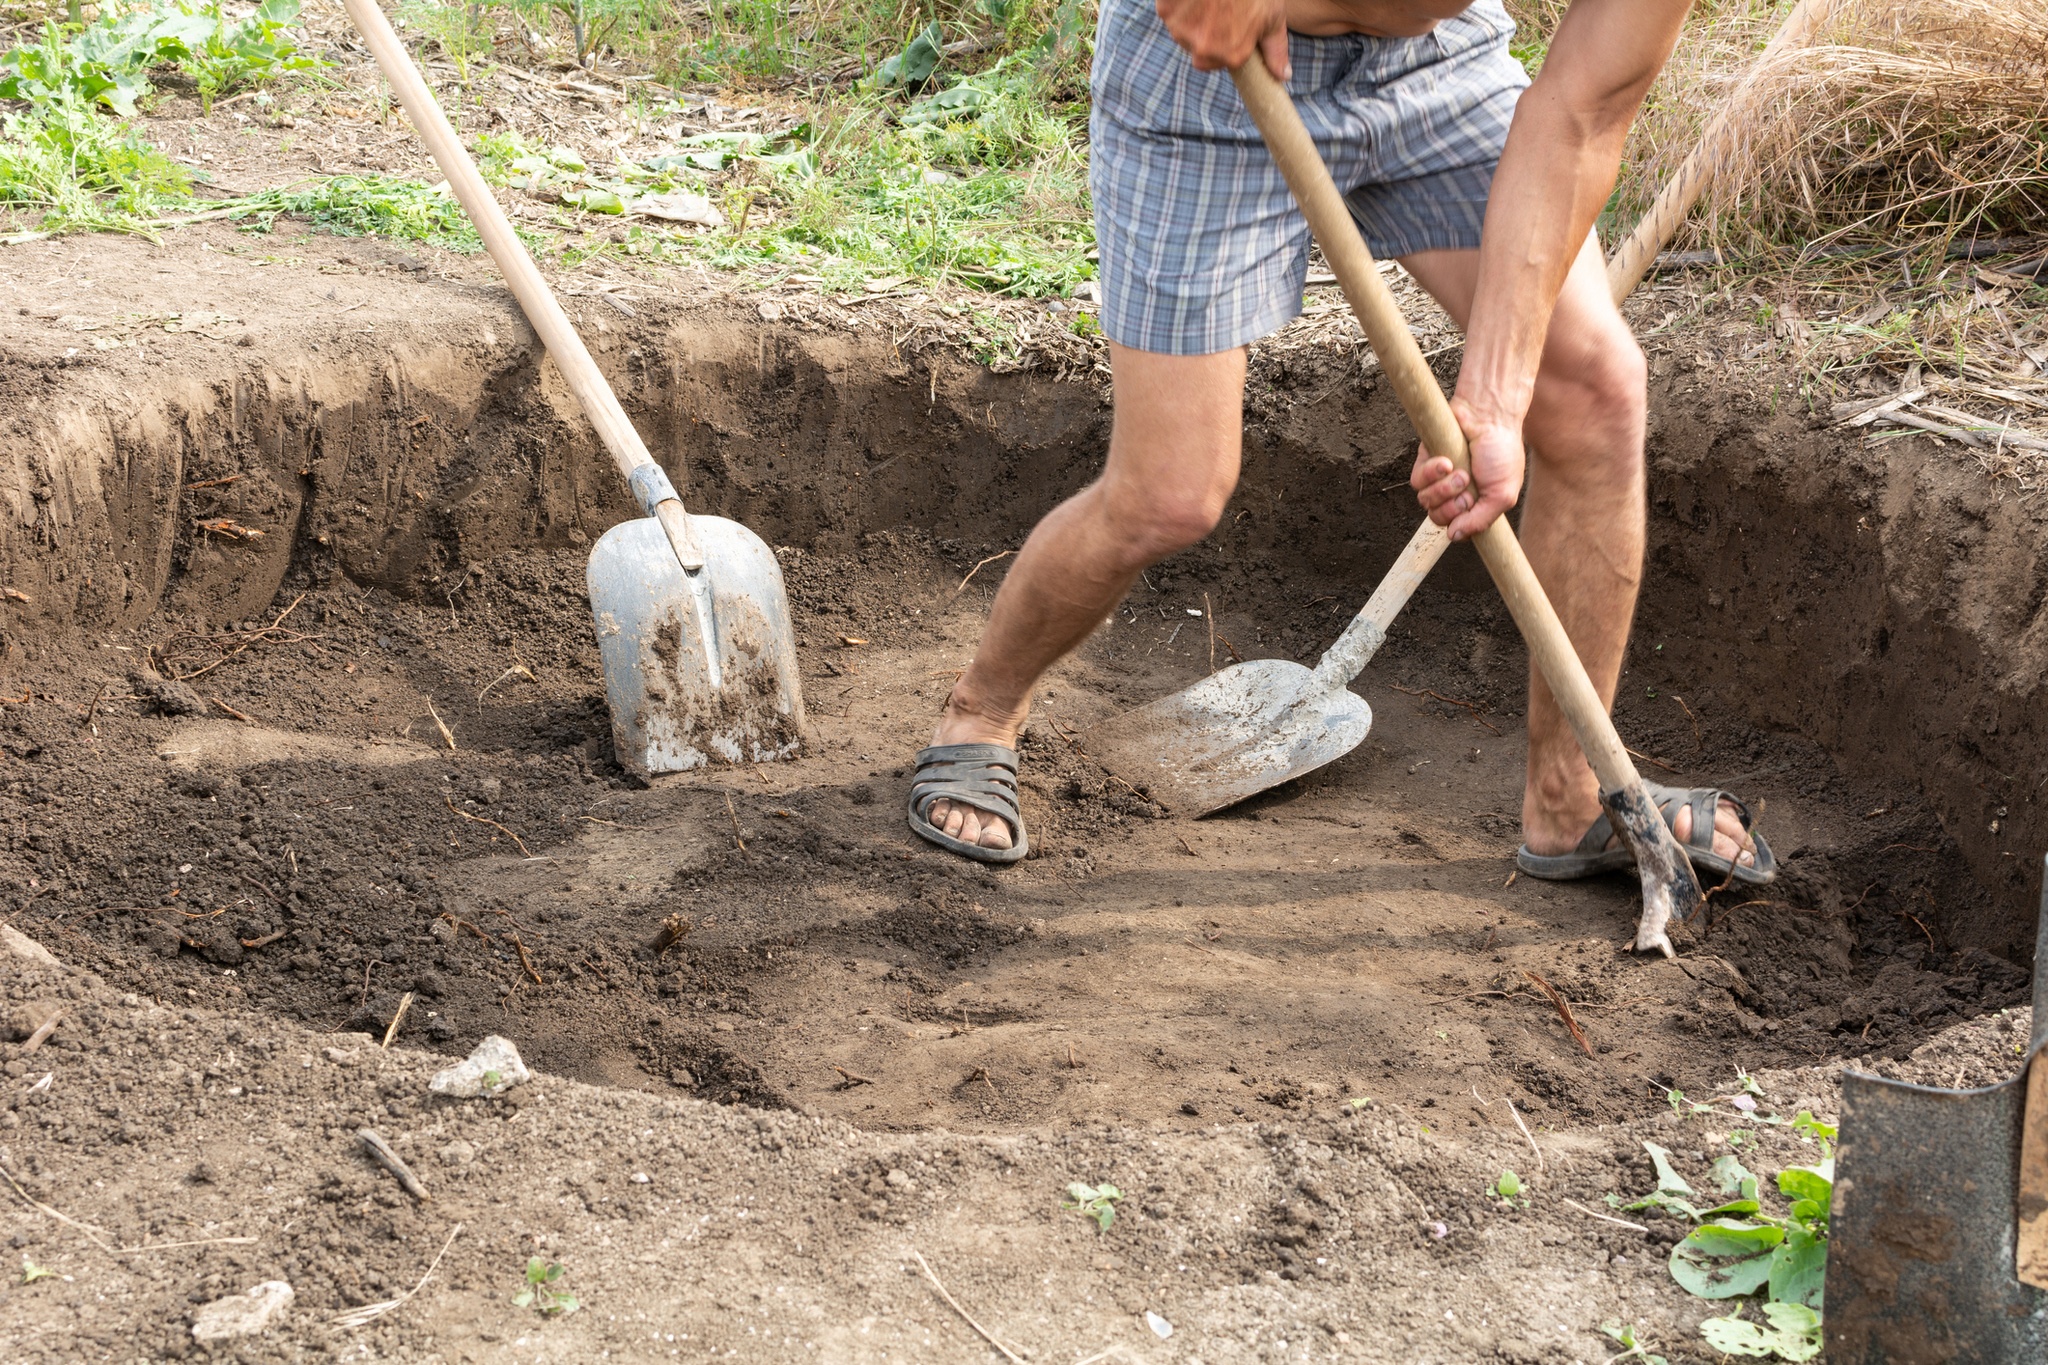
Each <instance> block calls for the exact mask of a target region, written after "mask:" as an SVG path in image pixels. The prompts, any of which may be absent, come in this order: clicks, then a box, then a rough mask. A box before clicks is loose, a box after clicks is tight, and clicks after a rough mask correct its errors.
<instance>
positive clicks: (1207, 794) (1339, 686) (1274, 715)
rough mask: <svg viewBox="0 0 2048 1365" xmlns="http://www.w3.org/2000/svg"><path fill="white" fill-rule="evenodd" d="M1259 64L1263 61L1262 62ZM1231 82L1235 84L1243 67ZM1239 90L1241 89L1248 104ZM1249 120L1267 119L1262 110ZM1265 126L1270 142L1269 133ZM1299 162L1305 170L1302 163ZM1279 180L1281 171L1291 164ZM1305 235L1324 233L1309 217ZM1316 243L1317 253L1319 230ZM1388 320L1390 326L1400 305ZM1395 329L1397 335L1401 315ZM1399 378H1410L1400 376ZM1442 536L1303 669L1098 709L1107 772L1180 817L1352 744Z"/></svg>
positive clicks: (1620, 277) (1088, 740)
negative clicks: (1367, 677)
mask: <svg viewBox="0 0 2048 1365" xmlns="http://www.w3.org/2000/svg"><path fill="white" fill-rule="evenodd" d="M1836 3H1838V0H1799V3H1798V4H1796V5H1794V6H1793V8H1792V10H1791V12H1790V13H1788V14H1787V15H1786V16H1785V20H1784V22H1783V23H1782V24H1780V25H1779V28H1778V31H1777V33H1776V34H1775V35H1773V36H1772V38H1771V41H1770V42H1769V43H1768V44H1766V45H1765V47H1764V50H1763V52H1762V53H1761V54H1760V55H1759V56H1758V58H1757V61H1756V63H1755V65H1754V66H1752V67H1751V69H1750V72H1749V73H1748V75H1747V76H1745V77H1744V81H1745V83H1747V82H1748V81H1749V80H1751V79H1753V78H1754V77H1755V75H1756V72H1757V70H1759V69H1760V68H1761V67H1763V65H1764V64H1765V63H1767V62H1769V61H1770V60H1771V59H1772V58H1773V57H1774V56H1775V55H1777V54H1778V53H1779V52H1781V51H1784V50H1786V49H1788V48H1791V47H1796V46H1800V45H1802V44H1804V43H1806V42H1808V41H1810V40H1811V39H1812V37H1813V35H1814V33H1815V32H1816V31H1818V29H1819V28H1820V27H1821V25H1822V24H1824V23H1825V22H1826V20H1827V17H1828V15H1829V14H1830V13H1831V12H1832V10H1833V8H1834V6H1835V4H1836ZM1259 74H1261V75H1263V74H1264V72H1263V68H1261V71H1260V73H1259ZM1239 84H1240V88H1242V85H1243V79H1242V77H1240V80H1239ZM1741 95H1742V90H1741V89H1740V88H1738V89H1737V90H1736V91H1735V92H1734V93H1733V94H1731V95H1730V96H1729V98H1728V100H1727V101H1726V102H1725V104H1724V105H1723V107H1722V109H1721V110H1720V112H1719V113H1718V114H1717V115H1716V116H1715V117H1714V119H1713V121H1712V122H1711V123H1709V124H1708V125H1707V128H1706V130H1705V132H1704V133H1702V134H1701V137H1700V140H1699V142H1698V144H1697V145H1695V146H1694V147H1693V149H1692V151H1691V152H1689V153H1688V154H1687V155H1686V158H1685V161H1684V162H1683V163H1682V164H1681V165H1680V166H1679V168H1678V170H1677V171H1676V172H1674V173H1673V174H1672V176H1671V179H1670V180H1669V181H1668V182H1667V183H1666V184H1665V185H1664V187H1663V189H1662V190H1661V191H1660V192H1659V193H1658V195H1657V199H1656V201H1655V202H1654V203H1653V204H1652V205H1651V206H1650V209H1649V211H1648V212H1647V213H1645V214H1644V215H1643V217H1642V220H1641V221H1640V222H1638V223H1637V224H1636V227H1635V231H1633V232H1631V233H1630V234H1629V236H1628V238H1627V240H1626V241H1624V242H1622V244H1621V245H1620V246H1619V247H1617V248H1616V249H1615V252H1614V257H1613V259H1612V260H1611V261H1610V262H1609V263H1608V267H1607V284H1608V289H1609V291H1610V292H1611V293H1612V295H1613V298H1614V301H1615V302H1616V303H1617V304H1618V303H1620V302H1621V301H1622V300H1623V299H1625V298H1627V297H1628V296H1629V295H1630V294H1631V293H1633V292H1634V291H1635V287H1636V285H1637V284H1639V283H1641V281H1642V278H1643V276H1644V275H1645V274H1646V273H1647V272H1648V271H1649V268H1650V266H1651V264H1652V262H1654V261H1655V259H1656V256H1657V252H1658V251H1659V250H1660V249H1661V248H1662V247H1663V245H1664V243H1665V241H1666V240H1667V239H1669V237H1670V236H1671V234H1672V232H1673V231H1675V230H1676V229H1677V227H1678V225H1679V224H1680V223H1682V222H1684V221H1685V217H1686V215H1687V214H1688V213H1690V212H1691V211H1692V207H1693V205H1694V204H1695V203H1696V202H1698V200H1699V197H1700V195H1701V193H1702V192H1703V191H1704V190H1705V189H1706V187H1707V186H1708V184H1710V183H1711V182H1712V180H1713V177H1714V173H1715V171H1716V170H1718V169H1719V167H1720V166H1721V165H1722V164H1723V163H1724V162H1725V161H1726V160H1727V159H1728V157H1729V155H1730V151H1731V149H1732V147H1733V145H1734V144H1735V142H1736V141H1737V140H1738V136H1739V133H1740V129H1739V128H1738V127H1737V126H1736V124H1735V121H1734V118H1733V111H1735V110H1736V109H1738V108H1739V107H1741ZM1251 102H1252V100H1251V96H1250V95H1249V94H1247V95H1246V104H1247V105H1248V106H1249V105H1250V104H1251ZM1257 117H1258V115H1257V113H1256V111H1255V112H1254V118H1255V119H1256V118H1257ZM1260 126H1261V131H1266V125H1265V124H1264V123H1261V125H1260ZM1266 137H1267V141H1268V142H1269V143H1270V142H1272V141H1273V135H1272V133H1271V132H1267V133H1266ZM1276 159H1277V154H1276ZM1306 171H1307V173H1308V174H1310V175H1314V174H1315V173H1316V170H1315V168H1314V167H1307V168H1306ZM1289 183H1290V184H1293V175H1292V173H1289ZM1296 197H1297V198H1299V197H1300V191H1299V189H1297V191H1296ZM1331 231H1332V232H1333V233H1336V234H1339V235H1342V236H1344V237H1346V238H1349V237H1353V236H1355V235H1356V228H1355V227H1350V226H1348V225H1343V226H1340V225H1333V226H1332V228H1331ZM1316 236H1317V239H1318V240H1323V239H1324V233H1323V231H1322V229H1321V228H1320V227H1318V228H1317V230H1316ZM1324 251H1325V254H1326V255H1327V254H1329V248H1328V243H1327V242H1325V245H1324ZM1371 265H1372V262H1371V259H1370V257H1368V256H1365V255H1364V254H1363V253H1360V255H1359V256H1358V257H1356V258H1347V261H1346V263H1345V264H1342V265H1340V264H1338V263H1337V261H1336V260H1335V258H1334V257H1332V259H1331V266H1332V269H1333V270H1335V271H1336V272H1337V273H1338V276H1339V280H1340V282H1341V283H1342V284H1343V285H1344V293H1345V296H1346V297H1347V298H1356V297H1358V296H1359V295H1360V294H1361V293H1362V292H1364V289H1365V287H1364V286H1363V284H1362V282H1359V281H1356V280H1352V279H1346V278H1344V271H1345V269H1346V268H1347V266H1348V267H1349V268H1351V269H1353V270H1357V269H1370V268H1371ZM1360 321H1361V322H1363V321H1364V318H1363V315H1361V318H1360ZM1394 321H1395V325H1396V326H1400V324H1399V320H1398V318H1396V319H1395V320H1394ZM1401 331H1402V333H1403V336H1404V337H1405V334H1406V329H1405V327H1401ZM1367 332H1368V335H1369V336H1371V338H1372V342H1373V349H1374V351H1375V352H1376V353H1378V355H1379V356H1380V363H1381V364H1382V366H1384V367H1386V368H1387V370H1388V371H1389V373H1390V374H1391V373H1392V371H1393V368H1394V367H1395V366H1396V365H1406V366H1411V367H1420V366H1421V364H1422V361H1421V357H1420V356H1419V355H1418V354H1416V353H1415V348H1414V347H1413V346H1412V345H1409V346H1402V345H1400V344H1398V342H1397V343H1395V344H1393V345H1392V346H1391V347H1390V348H1383V347H1381V346H1380V344H1379V337H1378V336H1377V335H1375V334H1373V333H1372V330H1371V328H1370V327H1368V328H1367ZM1420 377H1421V379H1425V380H1426V379H1427V371H1426V370H1422V371H1421V372H1420ZM1409 382H1410V383H1414V382H1418V380H1417V378H1416V377H1415V376H1414V375H1411V376H1410V379H1409ZM1432 382H1433V381H1432ZM1430 448H1431V449H1432V450H1434V449H1435V448H1436V447H1435V446H1431V447H1430ZM1449 545H1450V540H1449V538H1448V537H1446V536H1445V534H1444V532H1443V529H1442V528H1441V527H1439V526H1437V525H1436V524H1435V523H1434V522H1430V521H1424V522H1423V523H1422V526H1421V528H1420V529H1419V530H1417V531H1416V532H1415V535H1414V537H1413V538H1411V539H1410V540H1409V542H1408V544H1407V547H1406V548H1404V549H1403V550H1402V551H1401V555H1400V557H1399V558H1398V559H1396V560H1395V561H1394V567H1393V568H1392V569H1390V570H1388V572H1387V576H1386V577H1385V578H1384V579H1382V580H1381V582H1380V585H1379V587H1378V588H1377V589H1376V590H1375V591H1374V592H1373V595H1372V597H1371V599H1370V600H1369V601H1367V602H1366V604H1365V607H1364V608H1363V610H1361V611H1360V612H1359V613H1358V615H1357V616H1355V617H1353V618H1352V620H1351V623H1350V624H1349V625H1348V626H1346V627H1345V628H1344V633H1343V634H1342V635H1340V636H1338V637H1337V640H1336V643H1334V644H1332V645H1331V646H1330V648H1329V650H1328V651H1327V652H1325V653H1324V655H1323V657H1322V659H1321V661H1320V662H1318V663H1317V664H1316V666H1315V668H1313V669H1308V668H1304V667H1302V666H1301V665H1300V664H1297V663H1294V662H1293V661H1291V660H1287V659H1255V660H1253V661H1251V662H1249V663H1242V664H1236V665H1233V666H1232V667H1230V668H1226V669H1224V670H1222V671H1221V672H1218V673H1211V674H1210V675H1209V676H1208V677H1206V678H1203V679H1202V680H1201V681H1200V682H1197V683H1195V684H1193V685H1192V686H1189V687H1187V688H1185V689H1184V690H1182V691H1180V692H1176V693H1174V694H1173V695H1171V696H1167V697H1161V698H1159V699H1158V700H1157V701H1153V702H1149V703H1147V704H1146V705H1144V706H1141V707H1138V708H1136V709H1135V710H1132V711H1127V712H1125V713H1123V714H1122V715H1119V716H1114V717H1111V718H1110V719H1109V720H1106V721H1103V722H1102V723H1101V724H1099V725H1097V726H1095V727H1094V728H1092V729H1090V730H1088V731H1087V732H1086V733H1085V734H1084V735H1083V736H1082V742H1083V744H1084V746H1085V747H1086V749H1087V750H1088V752H1089V753H1090V754H1091V755H1093V756H1094V757H1095V758H1096V759H1097V761H1099V762H1100V763H1101V764H1102V765H1103V766H1104V767H1106V768H1108V769H1109V770H1110V771H1111V772H1114V773H1116V774H1117V775H1118V776H1119V777H1122V778H1123V779H1124V780H1126V781H1128V782H1130V783H1132V784H1133V785H1138V784H1143V785H1144V786H1145V787H1146V790H1147V791H1148V792H1149V793H1150V794H1151V795H1152V797H1153V799H1154V800H1156V801H1158V802H1159V803H1160V804H1161V805H1163V806H1165V807H1166V808H1167V809H1168V810H1171V811H1173V812H1175V813H1176V814H1179V815H1185V816H1188V817H1190V818H1196V817H1200V816H1203V815H1211V814H1214V813H1215V812H1216V811H1219V810H1223V809H1225V808H1226V807H1229V806H1234V805H1236V804H1237V803H1238V802H1240V801H1243V800H1245V799H1246V798H1247V797H1251V796H1256V795H1258V794H1259V793H1260V792H1262V791H1266V790H1268V789H1269V788H1272V787H1277V786H1279V785H1280V784H1281V783H1283V782H1290V781H1292V780H1293V779H1295V778H1297V777H1300V776H1302V775H1304V774H1306V773H1311V772H1314V771H1315V770H1316V769H1317V768H1320V767H1322V766H1323V765H1324V764H1326V763H1329V762H1332V761H1333V760H1335V759H1338V758H1342V757H1343V756H1344V755H1345V754H1348V753H1350V752H1351V751H1352V750H1353V749H1355V748H1357V747H1358V746H1359V745H1360V744H1362V743H1363V742H1364V741H1365V736H1366V732H1367V731H1368V730H1370V729H1371V728H1372V708H1371V707H1370V706H1368V705H1366V702H1365V699H1364V698H1362V697H1360V696H1357V695H1356V694H1354V693H1353V692H1351V691H1350V684H1351V681H1352V679H1354V678H1356V677H1357V676H1358V675H1359V673H1360V672H1362V671H1363V670H1364V668H1365V666H1366V665H1367V664H1368V663H1371V662H1372V657H1373V655H1374V654H1376V653H1378V652H1379V647H1380V645H1381V644H1383V643H1385V641H1386V638H1387V630H1388V628H1389V627H1390V626H1392V625H1393V622H1394V618H1395V617H1396V616H1398V615H1400V613H1401V608H1402V607H1404V606H1405V605H1407V602H1408V598H1409V597H1410V596H1411V595H1412V594H1413V593H1414V591H1415V589H1416V587H1417V586H1419V585H1420V584H1421V582H1422V580H1423V579H1425V578H1427V577H1428V576H1429V571H1430V568H1431V567H1432V566H1433V565H1434V564H1435V563H1436V561H1437V560H1438V559H1439V558H1440V557H1441V556H1442V555H1443V552H1444V550H1445V549H1446V548H1447V547H1448V546H1449Z"/></svg>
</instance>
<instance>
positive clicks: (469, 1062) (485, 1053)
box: [427, 1033, 533, 1100]
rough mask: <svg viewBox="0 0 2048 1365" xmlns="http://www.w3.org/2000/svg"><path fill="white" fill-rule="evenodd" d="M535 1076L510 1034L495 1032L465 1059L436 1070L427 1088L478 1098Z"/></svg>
mask: <svg viewBox="0 0 2048 1365" xmlns="http://www.w3.org/2000/svg"><path fill="white" fill-rule="evenodd" d="M532 1079H533V1073H532V1072H531V1071H528V1070H527V1069H526V1063H525V1062H523V1061H521V1060H520V1058H519V1049H518V1048H516V1047H514V1046H513V1045H512V1041H511V1039H509V1038H500V1037H499V1036H498V1035H497V1034H495V1033H493V1034H491V1035H490V1036H489V1037H487V1038H485V1039H484V1040H483V1041H482V1042H481V1043H478V1044H477V1045H476V1051H474V1052H472V1053H470V1054H469V1056H468V1057H467V1058H465V1059H464V1060H463V1061H461V1062H458V1063H456V1064H455V1065H454V1066H451V1067H449V1068H448V1069H447V1070H446V1071H442V1072H437V1073H436V1074H435V1076H434V1079H433V1080H431V1081H429V1082H427V1089H429V1090H431V1091H433V1092H434V1093H435V1094H436V1095H450V1096H453V1097H454V1098H456V1099H462V1100H468V1099H475V1098H476V1097H477V1096H479V1095H484V1096H490V1095H502V1094H504V1093H505V1092H506V1091H507V1090H510V1089H511V1088H512V1087H513V1086H515V1085H524V1084H525V1083H526V1082H528V1081H530V1080H532Z"/></svg>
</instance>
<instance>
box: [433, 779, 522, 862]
mask: <svg viewBox="0 0 2048 1365" xmlns="http://www.w3.org/2000/svg"><path fill="white" fill-rule="evenodd" d="M441 799H442V800H443V801H446V802H447V803H448V809H449V810H452V811H454V812H455V813H456V814H457V815H459V816H461V817H462V818H463V819H465V820H474V821H476V823H478V824H479V825H489V826H490V827H491V828H492V829H494V830H497V831H498V832H499V833H500V834H502V835H504V836H505V837H506V838H507V839H510V840H511V841H512V842H513V843H515V844H517V845H518V846H519V853H520V856H521V857H524V858H531V857H532V856H533V850H531V849H529V848H528V847H527V846H526V842H525V841H524V840H522V839H521V838H520V837H519V836H518V835H516V834H514V833H513V832H512V831H511V830H509V829H506V828H505V827H504V826H503V825H501V824H499V823H498V822H497V821H496V820H488V819H485V818H484V817H483V816H481V815H471V814H470V813H469V812H468V811H466V810H463V809H462V808H460V807H459V806H457V805H456V804H455V798H454V797H453V796H450V795H449V794H448V793H446V792H443V793H441Z"/></svg>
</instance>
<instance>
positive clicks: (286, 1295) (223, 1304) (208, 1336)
mask: <svg viewBox="0 0 2048 1365" xmlns="http://www.w3.org/2000/svg"><path fill="white" fill-rule="evenodd" d="M291 1305H292V1287H291V1286H290V1285H288V1284H286V1283H285V1282H284V1281H283V1280H265V1281H264V1282H263V1283H262V1284H259V1285H257V1286H256V1287H255V1288H254V1289H251V1290H250V1291H249V1292H248V1293H246V1294H230V1295H229V1296H228V1297H227V1298H224V1299H215V1300H214V1301H213V1302H212V1303H209V1304H207V1305H206V1307H204V1308H202V1309H200V1310H199V1311H198V1312H197V1313H195V1314H193V1315H192V1335H193V1337H194V1338H195V1339H196V1340H199V1341H233V1340H235V1339H236V1338H237V1337H253V1336H255V1335H256V1334H257V1333H258V1332H261V1331H264V1330H265V1329H267V1328H268V1327H269V1326H270V1324H271V1323H273V1322H275V1321H276V1320H277V1318H278V1316H279V1315H280V1314H282V1313H283V1312H284V1310H285V1309H287V1308H289V1307H291Z"/></svg>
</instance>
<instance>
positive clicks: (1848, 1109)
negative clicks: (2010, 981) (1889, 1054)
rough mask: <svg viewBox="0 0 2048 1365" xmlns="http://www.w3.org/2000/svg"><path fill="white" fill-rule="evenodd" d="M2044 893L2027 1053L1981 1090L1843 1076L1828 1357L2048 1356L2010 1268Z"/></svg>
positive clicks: (2037, 1031) (2039, 1016) (2044, 1023)
mask: <svg viewBox="0 0 2048 1365" xmlns="http://www.w3.org/2000/svg"><path fill="white" fill-rule="evenodd" d="M2044 1043H2048V891H2044V894H2043V897H2042V912H2041V921H2040V927H2039V929H2038V930H2037V937H2036V947H2035V954H2034V1027H2033V1036H2032V1039H2031V1041H2030V1043H2029V1046H2028V1049H2027V1050H2028V1055H2029V1057H2030V1058H2031V1060H2030V1061H2029V1062H2028V1063H2027V1065H2026V1066H2024V1067H2022V1068H2021V1069H2020V1072H2019V1074H2018V1075H2017V1076H2014V1077H2013V1078H2012V1079H2011V1080H2009V1081H2004V1082H2001V1083H2000V1084H1998V1085H1992V1086H1986V1087H1984V1088H1983V1089H1980V1090H1939V1089H1935V1088H1933V1087H1930V1086H1924V1085H1909V1084H1907V1083H1906V1082H1904V1081H1894V1080H1888V1079H1885V1078H1884V1077H1880V1076H1867V1075H1864V1074H1862V1073H1861V1072H1855V1071H1852V1072H1849V1073H1848V1074H1847V1075H1845V1076H1844V1077H1843V1078H1842V1116H1841V1117H1842V1123H1841V1135H1842V1141H1841V1146H1840V1148H1839V1150H1838V1151H1837V1152H1836V1154H1835V1188H1834V1200H1833V1207H1832V1209H1831V1212H1830V1217H1829V1227H1828V1269H1827V1307H1826V1312H1825V1313H1824V1314H1823V1322H1824V1323H1825V1326H1824V1327H1823V1329H1822V1330H1823V1332H1824V1333H1825V1335H1826V1337H1827V1359H1828V1361H1829V1362H1830V1365H1881V1363H1882V1365H1936V1362H1949V1361H1965V1360H1969V1361H1977V1360H1981V1361H1987V1362H1988V1361H1994V1360H1996V1361H2039V1360H2048V1293H2044V1292H2042V1291H2041V1290H2039V1289H2035V1288H2032V1287H2031V1286H2029V1285H2026V1284H2023V1283H2021V1282H2020V1280H2019V1277H2018V1275H2017V1274H2016V1273H2015V1268H2014V1253H2015V1250H2016V1247H2017V1232H2016V1227H2017V1222H2018V1219H2019V1218H2020V1217H2021V1216H2022V1214H2023V1213H2025V1212H2027V1211H2026V1210H2024V1209H2022V1208H2021V1206H2020V1203H2021V1201H2020V1199H2019V1197H2018V1190H2019V1181H2020V1144H2021V1134H2022V1132H2023V1127H2024V1123H2023V1121H2024V1116H2025V1111H2026V1098H2027V1072H2028V1070H2029V1069H2030V1068H2032V1067H2037V1066H2042V1065H2048V1061H2044V1060H2043V1057H2042V1054H2041V1048H2042V1046H2043V1044H2044Z"/></svg>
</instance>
